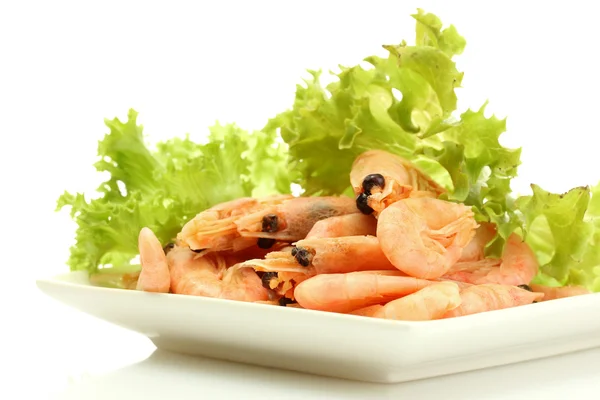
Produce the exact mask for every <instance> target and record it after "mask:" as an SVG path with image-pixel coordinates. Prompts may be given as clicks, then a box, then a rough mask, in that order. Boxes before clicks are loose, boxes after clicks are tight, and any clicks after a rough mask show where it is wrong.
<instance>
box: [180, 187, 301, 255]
mask: <svg viewBox="0 0 600 400" xmlns="http://www.w3.org/2000/svg"><path fill="white" fill-rule="evenodd" d="M291 197H292V196H291V195H277V196H269V197H265V198H261V199H256V198H252V197H243V198H240V199H236V200H232V201H228V202H225V203H221V204H217V205H215V206H214V207H211V208H209V209H207V210H205V211H202V212H201V213H199V214H198V215H196V216H195V217H194V218H192V219H191V220H190V221H188V222H187V223H186V224H185V225H184V226H183V228H182V230H181V232H180V233H179V234H178V235H177V240H178V244H179V245H180V246H187V247H189V248H191V249H192V250H205V249H209V250H213V251H223V250H235V251H237V250H241V249H244V248H246V247H249V246H252V245H253V244H255V243H256V241H255V240H251V239H245V238H241V237H240V234H239V232H238V230H237V225H236V224H235V222H236V221H237V220H238V219H240V218H241V217H243V216H245V215H248V214H251V213H254V212H257V211H259V210H261V209H263V208H266V207H270V206H272V205H276V204H279V203H281V202H282V201H284V200H286V199H290V198H291Z"/></svg>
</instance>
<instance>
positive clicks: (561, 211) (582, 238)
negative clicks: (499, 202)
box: [515, 184, 600, 291]
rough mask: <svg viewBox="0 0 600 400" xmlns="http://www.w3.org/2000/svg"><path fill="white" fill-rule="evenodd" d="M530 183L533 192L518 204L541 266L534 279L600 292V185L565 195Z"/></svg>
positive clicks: (528, 237)
mask: <svg viewBox="0 0 600 400" xmlns="http://www.w3.org/2000/svg"><path fill="white" fill-rule="evenodd" d="M531 186H532V190H533V194H532V195H529V196H522V197H520V198H518V199H517V200H516V202H515V205H516V207H517V209H518V210H519V211H520V212H521V213H522V216H523V220H524V224H523V236H524V238H525V240H526V241H527V243H528V244H529V245H530V246H531V248H532V249H533V250H534V252H535V254H536V256H537V259H538V261H539V262H540V265H541V268H540V272H539V274H538V276H537V277H536V278H535V280H534V282H536V283H540V284H545V285H549V286H564V285H570V284H572V285H581V286H584V287H586V288H588V289H589V290H592V291H600V213H599V211H600V184H599V185H597V186H596V187H594V188H593V189H590V188H589V187H576V188H573V189H571V190H569V191H568V192H566V193H562V194H557V193H550V192H547V191H546V190H544V189H542V188H541V187H539V186H538V185H531Z"/></svg>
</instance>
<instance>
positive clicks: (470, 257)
mask: <svg viewBox="0 0 600 400" xmlns="http://www.w3.org/2000/svg"><path fill="white" fill-rule="evenodd" d="M494 236H496V225H495V224H492V223H489V222H481V223H479V228H477V229H476V230H475V236H474V237H473V239H471V241H470V242H469V244H467V246H466V247H465V248H464V249H463V251H462V254H461V256H460V258H459V259H458V262H469V261H479V260H481V259H483V258H484V257H485V247H486V246H487V244H488V243H489V242H490V241H491V240H492V239H493V238H494Z"/></svg>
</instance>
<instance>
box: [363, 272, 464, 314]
mask: <svg viewBox="0 0 600 400" xmlns="http://www.w3.org/2000/svg"><path fill="white" fill-rule="evenodd" d="M460 304H461V296H460V290H459V287H458V285H457V284H456V283H453V282H449V281H446V282H438V283H434V284H431V285H429V286H426V287H424V288H423V289H421V290H419V291H418V292H415V293H413V294H409V295H408V296H405V297H402V298H400V299H397V300H394V301H390V302H389V303H387V304H386V305H385V306H383V307H382V308H381V309H379V310H378V311H377V312H375V313H374V315H373V316H374V317H375V318H384V319H393V320H402V321H429V320H435V319H440V318H442V317H443V316H444V315H445V314H446V313H447V312H449V311H451V310H454V309H456V307H459V306H460Z"/></svg>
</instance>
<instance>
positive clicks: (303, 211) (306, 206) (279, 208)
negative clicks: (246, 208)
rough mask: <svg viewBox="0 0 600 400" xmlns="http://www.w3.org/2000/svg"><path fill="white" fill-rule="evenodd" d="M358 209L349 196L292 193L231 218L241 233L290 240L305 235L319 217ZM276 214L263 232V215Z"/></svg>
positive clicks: (244, 235) (353, 212)
mask: <svg viewBox="0 0 600 400" xmlns="http://www.w3.org/2000/svg"><path fill="white" fill-rule="evenodd" d="M356 213H359V211H358V209H357V208H356V203H355V202H354V200H353V199H351V198H350V197H346V196H339V197H338V196H325V197H295V198H292V199H288V200H285V201H283V202H282V203H281V204H278V205H274V206H271V207H265V208H264V209H261V210H260V211H257V212H255V213H252V214H249V215H246V216H244V217H242V218H240V219H239V220H237V221H236V222H235V225H236V226H237V230H238V232H239V233H240V235H241V236H243V237H255V238H268V239H276V240H281V241H288V242H293V241H295V240H300V239H303V238H305V237H306V235H307V234H308V233H309V232H310V230H311V229H312V228H313V226H314V225H315V223H317V222H318V221H320V220H323V219H326V218H330V217H335V216H340V215H346V214H356ZM266 215H275V216H277V225H278V226H277V229H276V231H275V232H263V231H262V223H263V217H265V216H266Z"/></svg>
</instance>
